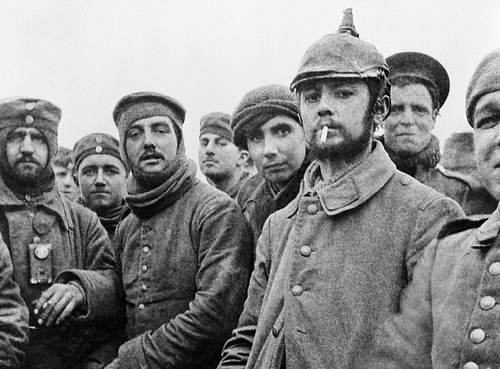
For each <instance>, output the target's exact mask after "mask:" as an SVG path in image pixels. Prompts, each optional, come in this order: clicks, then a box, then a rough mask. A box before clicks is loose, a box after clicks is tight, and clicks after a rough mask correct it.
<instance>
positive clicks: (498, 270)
mask: <svg viewBox="0 0 500 369" xmlns="http://www.w3.org/2000/svg"><path fill="white" fill-rule="evenodd" d="M489 271H490V273H491V274H493V275H499V274H500V263H499V262H496V263H493V264H491V265H490V268H489Z"/></svg>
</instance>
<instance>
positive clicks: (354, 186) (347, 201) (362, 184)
mask: <svg viewBox="0 0 500 369" xmlns="http://www.w3.org/2000/svg"><path fill="white" fill-rule="evenodd" d="M318 170H319V162H317V161H314V162H313V163H311V165H310V166H309V168H308V169H307V171H306V173H305V175H304V182H303V195H308V194H309V195H317V196H318V197H319V200H320V202H321V205H322V207H323V209H324V211H325V213H326V214H327V215H329V216H332V215H336V214H339V213H342V212H344V211H347V210H350V209H353V208H356V207H358V206H359V205H361V204H363V203H364V202H365V201H367V200H368V199H370V198H371V197H372V196H373V195H374V194H376V193H377V192H378V191H379V190H380V189H381V188H382V187H383V186H384V185H385V184H386V183H387V182H388V181H389V180H390V179H391V177H392V176H393V175H394V174H395V173H396V166H395V165H394V163H393V162H392V161H391V159H390V158H389V155H388V154H387V152H386V151H385V150H384V148H383V146H382V144H381V143H380V142H379V141H374V148H373V150H372V152H371V153H370V155H368V157H367V158H366V159H365V160H363V162H361V163H360V164H359V165H357V166H356V167H353V168H352V170H351V171H350V172H348V173H346V174H345V175H344V176H343V177H341V178H340V179H339V180H337V181H336V182H334V183H331V184H329V185H327V186H325V187H323V188H321V189H320V190H318V191H317V192H315V191H314V189H313V185H312V183H311V177H312V174H313V173H315V172H316V171H318ZM296 205H297V206H298V202H297V203H296ZM296 210H297V209H296V208H295V209H294V212H295V211H296Z"/></svg>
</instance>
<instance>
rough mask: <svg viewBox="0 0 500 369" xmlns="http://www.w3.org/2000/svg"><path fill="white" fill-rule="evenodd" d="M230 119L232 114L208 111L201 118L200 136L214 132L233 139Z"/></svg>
mask: <svg viewBox="0 0 500 369" xmlns="http://www.w3.org/2000/svg"><path fill="white" fill-rule="evenodd" d="M230 120H231V116H230V115H229V114H226V113H221V112H213V113H208V114H207V115H205V116H203V117H202V118H201V120H200V137H201V135H202V134H204V133H212V134H216V135H219V136H220V137H224V138H226V139H228V140H229V141H232V139H233V137H232V136H233V132H232V131H231V126H230V124H229V122H230Z"/></svg>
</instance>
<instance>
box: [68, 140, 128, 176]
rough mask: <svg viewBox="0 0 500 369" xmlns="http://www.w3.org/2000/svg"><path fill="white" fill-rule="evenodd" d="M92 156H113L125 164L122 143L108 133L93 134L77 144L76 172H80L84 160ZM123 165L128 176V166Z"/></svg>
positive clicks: (75, 150) (74, 159)
mask: <svg viewBox="0 0 500 369" xmlns="http://www.w3.org/2000/svg"><path fill="white" fill-rule="evenodd" d="M90 155H111V156H114V157H115V158H117V159H119V160H120V161H121V162H122V163H123V161H122V158H121V154H120V142H119V141H118V140H117V139H116V138H115V137H113V136H111V135H108V134H106V133H91V134H89V135H87V136H85V137H83V138H81V139H79V140H78V141H77V142H76V143H75V145H74V146H73V164H74V166H75V170H78V167H79V166H80V164H81V162H82V160H83V159H85V158H86V157H87V156H90ZM123 165H124V166H125V170H126V171H127V174H128V169H127V166H126V165H125V163H123Z"/></svg>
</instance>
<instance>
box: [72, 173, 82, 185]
mask: <svg viewBox="0 0 500 369" xmlns="http://www.w3.org/2000/svg"><path fill="white" fill-rule="evenodd" d="M73 180H74V181H75V184H76V185H77V186H78V187H80V183H78V174H77V173H75V172H73Z"/></svg>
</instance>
